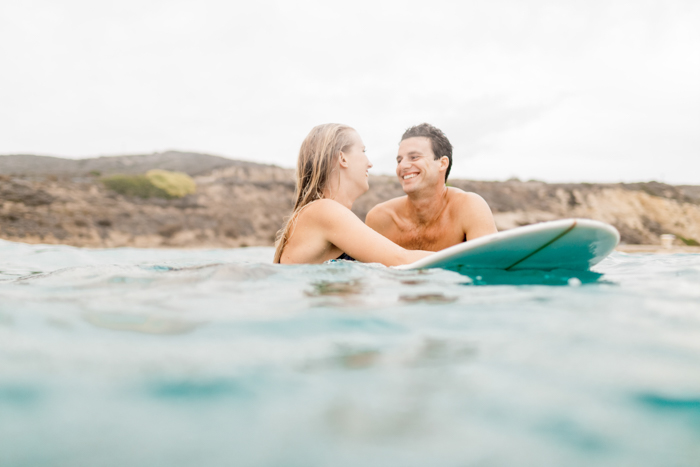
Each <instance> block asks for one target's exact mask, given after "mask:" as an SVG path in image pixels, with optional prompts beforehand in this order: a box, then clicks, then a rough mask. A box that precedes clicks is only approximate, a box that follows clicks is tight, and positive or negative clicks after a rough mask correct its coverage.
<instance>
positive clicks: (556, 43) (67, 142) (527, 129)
mask: <svg viewBox="0 0 700 467" xmlns="http://www.w3.org/2000/svg"><path fill="white" fill-rule="evenodd" d="M699 24H700V2H697V1H695V0H688V1H674V0H665V1H658V2H655V1H643V0H633V1H619V2H618V1H594V0H593V1H591V0H589V1H569V2H561V1H551V2H544V1H524V0H513V1H507V0H504V1H501V0H495V1H494V0H489V1H474V2H468V1H439V0H432V1H430V2H426V1H411V0H402V1H381V0H370V1H364V0H359V1H353V2H342V3H341V2H328V1H306V0H298V1H289V0H287V1H279V2H241V1H238V2H235V1H213V0H193V1H190V0H188V1H178V0H120V1H118V2H117V1H100V2H96V1H94V0H45V1H37V0H23V1H21V2H10V1H2V2H0V66H1V68H0V70H1V72H0V154H13V153H31V154H44V155H56V156H63V157H88V156H96V155H117V154H124V153H129V154H137V153H148V152H154V151H164V150H168V149H179V150H190V151H198V152H206V153H210V154H215V155H221V156H225V157H231V158H236V159H246V160H253V161H258V162H266V163H274V164H278V165H282V166H286V167H293V166H294V164H295V161H296V155H297V151H298V148H299V145H300V143H301V141H302V140H303V138H304V137H305V136H306V134H307V133H308V131H309V130H310V129H311V128H312V127H313V126H314V125H316V124H319V123H325V122H341V123H347V124H349V125H351V126H353V127H355V128H356V129H357V130H358V131H359V132H360V134H361V135H362V137H363V139H364V141H365V144H366V146H367V149H368V154H369V156H370V159H371V160H372V161H373V163H374V169H373V173H393V170H394V157H395V154H396V148H397V143H398V140H399V138H400V136H401V133H402V132H403V130H404V129H405V128H407V127H408V126H410V125H413V124H416V123H421V122H424V121H427V122H430V123H433V124H434V125H436V126H438V127H440V128H442V129H443V130H444V131H445V133H446V134H447V136H448V137H449V138H450V139H451V141H452V143H453V145H454V147H455V155H454V157H455V161H454V167H453V169H452V173H453V174H454V175H453V176H454V177H459V178H472V179H492V180H495V179H507V178H510V177H518V178H520V179H523V180H529V179H539V180H546V181H610V182H618V181H638V180H659V181H665V182H667V183H688V184H700V85H698V83H700V27H698V25H699Z"/></svg>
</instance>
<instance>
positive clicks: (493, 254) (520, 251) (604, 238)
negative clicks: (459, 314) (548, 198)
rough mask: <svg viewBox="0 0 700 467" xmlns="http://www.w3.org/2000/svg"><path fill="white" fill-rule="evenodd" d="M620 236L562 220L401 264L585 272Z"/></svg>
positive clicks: (596, 225)
mask: <svg viewBox="0 0 700 467" xmlns="http://www.w3.org/2000/svg"><path fill="white" fill-rule="evenodd" d="M619 241H620V234H619V233H618V231H617V229H615V227H613V226H611V225H609V224H606V223H604V222H598V221H594V220H590V219H562V220H557V221H551V222H542V223H539V224H533V225H527V226H524V227H517V228H515V229H511V230H506V231H503V232H498V233H495V234H492V235H486V236H484V237H479V238H477V239H474V240H470V241H468V242H465V243H460V244H459V245H455V246H452V247H449V248H445V249H444V250H441V251H438V252H436V253H435V254H434V255H431V256H428V257H427V258H423V259H420V260H418V261H416V262H415V263H411V264H404V265H402V266H396V268H397V269H428V268H442V269H449V270H461V269H502V270H506V271H515V270H523V269H538V270H545V271H550V270H553V269H569V270H575V271H585V270H588V269H590V268H591V267H592V266H594V265H595V264H598V263H599V262H600V261H602V260H603V259H604V258H605V257H606V256H608V255H609V254H610V253H611V252H612V251H613V250H614V249H615V247H616V246H617V244H618V243H619Z"/></svg>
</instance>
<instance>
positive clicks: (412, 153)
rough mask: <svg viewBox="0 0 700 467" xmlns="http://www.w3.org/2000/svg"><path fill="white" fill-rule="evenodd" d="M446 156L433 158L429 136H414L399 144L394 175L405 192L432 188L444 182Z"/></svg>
mask: <svg viewBox="0 0 700 467" xmlns="http://www.w3.org/2000/svg"><path fill="white" fill-rule="evenodd" d="M446 170H447V157H443V158H441V159H439V160H435V153H433V147H432V144H431V142H430V138H426V137H424V136H416V137H414V138H406V139H405V140H403V141H401V144H399V153H398V155H397V156H396V175H397V176H398V177H399V182H400V183H401V187H402V188H403V191H404V192H405V193H412V192H415V191H417V190H419V189H421V188H434V187H435V186H436V185H443V184H444V183H445V171H446Z"/></svg>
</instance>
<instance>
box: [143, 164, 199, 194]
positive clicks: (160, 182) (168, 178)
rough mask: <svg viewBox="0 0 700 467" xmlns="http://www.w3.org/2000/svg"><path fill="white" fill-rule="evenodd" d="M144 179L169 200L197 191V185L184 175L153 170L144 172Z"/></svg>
mask: <svg viewBox="0 0 700 467" xmlns="http://www.w3.org/2000/svg"><path fill="white" fill-rule="evenodd" d="M146 178H148V180H149V181H150V182H151V183H152V184H153V185H154V186H156V187H158V188H160V189H161V190H163V191H164V192H166V193H167V194H168V195H169V196H170V197H171V198H182V197H183V196H187V195H191V194H192V193H194V192H195V191H197V184H196V183H195V182H194V180H192V177H190V176H189V175H187V174H186V173H182V172H168V171H167V170H158V169H154V170H149V171H148V172H146Z"/></svg>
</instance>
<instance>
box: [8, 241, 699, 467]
mask: <svg viewBox="0 0 700 467" xmlns="http://www.w3.org/2000/svg"><path fill="white" fill-rule="evenodd" d="M0 257H1V258H2V260H0V271H3V272H2V273H0V299H1V300H0V439H3V440H5V441H6V443H5V444H4V448H3V449H1V450H0V465H31V464H37V465H38V464H42V463H43V464H46V463H53V464H56V465H61V464H62V465H98V464H99V465H156V464H158V465H172V466H181V465H182V466H184V465H193V462H194V461H193V459H196V460H197V462H198V463H206V464H207V465H229V464H230V460H231V459H236V462H237V463H238V464H239V465H305V466H306V465H309V466H310V465H329V464H333V465H340V466H344V465H347V466H351V465H360V464H361V465H365V464H368V463H369V464H370V465H372V463H374V465H407V466H413V465H415V466H423V465H446V466H447V465H472V464H477V465H478V464H483V465H567V466H584V465H601V466H606V465H609V466H620V465H623V466H624V465H629V466H633V465H634V466H644V465H649V466H652V465H692V463H691V461H694V460H696V459H700V402H699V400H700V399H699V397H698V395H699V394H700V372H698V371H697V368H700V305H699V304H700V287H698V284H700V255H655V256H651V255H626V254H622V253H614V254H613V255H611V256H610V257H609V258H608V259H606V260H605V261H603V262H602V263H601V264H600V265H599V266H597V267H596V269H595V271H594V272H580V271H578V272H576V271H549V272H542V271H515V272H512V273H504V272H499V271H488V270H485V271H484V270H480V271H462V273H463V274H458V273H455V272H449V271H440V270H432V271H400V270H394V269H391V268H385V267H383V266H379V265H366V264H356V263H350V262H338V263H331V264H324V265H314V266H280V265H272V264H271V257H272V249H270V248H246V249H234V250H202V251H186V250H177V251H175V250H138V249H115V250H88V249H79V248H71V247H62V246H31V245H23V244H13V243H11V242H2V241H0ZM136 446H148V449H147V450H144V449H140V448H136Z"/></svg>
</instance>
